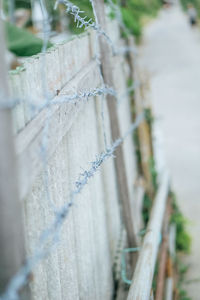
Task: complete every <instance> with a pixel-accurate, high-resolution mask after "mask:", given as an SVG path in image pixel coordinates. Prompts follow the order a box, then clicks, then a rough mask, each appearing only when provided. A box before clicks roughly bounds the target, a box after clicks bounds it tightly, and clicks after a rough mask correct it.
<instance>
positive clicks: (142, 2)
mask: <svg viewBox="0 0 200 300" xmlns="http://www.w3.org/2000/svg"><path fill="white" fill-rule="evenodd" d="M105 2H107V1H105ZM115 2H116V1H115V0H113V3H115ZM122 2H123V5H122V7H121V13H122V17H123V21H124V23H125V25H126V26H127V28H128V29H129V31H130V33H131V34H133V35H135V37H136V39H137V40H139V38H140V37H141V34H142V25H143V23H142V22H143V18H144V17H145V16H150V17H154V16H155V15H156V13H157V11H158V10H159V8H160V6H161V0H126V1H122ZM73 3H74V4H75V5H77V6H78V7H79V8H80V9H81V10H82V11H84V12H85V15H87V16H88V17H89V18H92V19H93V12H92V7H91V5H90V3H89V0H73ZM110 17H111V18H112V19H113V18H114V17H115V13H114V12H113V11H112V12H111V13H110ZM69 28H70V29H71V31H72V32H73V33H81V32H82V31H83V30H84V29H83V28H77V27H76V25H75V24H74V21H73V16H70V24H69Z"/></svg>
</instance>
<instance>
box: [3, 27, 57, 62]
mask: <svg viewBox="0 0 200 300" xmlns="http://www.w3.org/2000/svg"><path fill="white" fill-rule="evenodd" d="M4 27H5V33H6V41H7V47H8V49H9V50H10V51H11V52H13V53H15V54H16V55H17V56H31V55H35V54H38V53H39V52H41V50H42V46H43V41H42V40H41V39H39V38H38V37H36V36H35V35H34V34H32V33H31V32H29V31H27V30H25V29H22V28H18V27H16V26H14V25H13V24H11V23H9V22H5V23H4ZM50 46H52V45H51V43H49V44H48V47H50Z"/></svg>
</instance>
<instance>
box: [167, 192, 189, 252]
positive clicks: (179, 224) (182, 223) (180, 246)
mask: <svg viewBox="0 0 200 300" xmlns="http://www.w3.org/2000/svg"><path fill="white" fill-rule="evenodd" d="M171 195H172V199H173V200H172V208H173V212H172V217H171V222H172V223H174V224H176V231H177V232H176V249H177V251H182V252H185V253H190V248H191V237H190V235H189V234H188V233H187V231H186V225H187V220H186V219H185V218H184V216H183V214H182V213H181V211H180V209H179V207H178V205H177V202H176V197H175V195H174V194H173V193H172V194H171Z"/></svg>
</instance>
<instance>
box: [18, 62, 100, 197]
mask: <svg viewBox="0 0 200 300" xmlns="http://www.w3.org/2000/svg"><path fill="white" fill-rule="evenodd" d="M99 84H100V80H99V76H98V72H97V68H96V63H95V62H94V61H92V62H91V63H90V64H89V65H88V66H87V67H85V68H83V70H82V71H81V72H80V73H79V74H78V75H77V76H75V78H74V79H72V80H71V81H70V82H69V83H68V84H67V85H66V86H65V87H64V88H63V89H62V90H61V91H60V95H65V94H66V95H69V94H74V91H81V90H85V89H89V88H91V87H97V86H99ZM58 97H59V96H56V97H55V98H54V99H52V101H53V100H55V99H56V98H58ZM84 104H85V103H83V101H82V102H79V103H77V104H76V105H75V104H70V103H67V104H62V105H54V106H53V107H52V108H51V112H50V116H49V115H48V113H49V111H48V108H46V109H44V110H42V111H41V112H40V113H39V114H38V115H37V116H36V118H35V119H33V120H32V121H31V122H29V124H28V125H27V126H26V127H25V128H24V130H22V131H21V132H20V133H19V134H18V135H17V137H16V152H17V159H18V167H19V170H20V174H19V175H20V176H19V192H20V198H23V197H24V196H25V195H26V194H27V192H28V191H29V189H30V188H31V185H32V184H33V182H34V178H35V177H36V175H37V174H38V173H39V171H40V170H41V168H42V166H43V159H42V153H41V146H42V143H43V140H44V126H45V124H46V122H48V135H47V137H46V138H47V143H48V147H47V149H46V154H45V155H46V159H48V158H49V157H50V156H51V155H52V154H53V153H54V151H55V149H56V148H57V146H58V144H59V143H60V141H61V140H62V138H63V136H64V135H65V134H66V132H67V131H68V130H69V129H70V127H71V125H72V124H73V122H74V121H75V119H76V117H77V115H78V113H79V112H80V110H81V108H82V107H83V105H84ZM66 120H67V121H66Z"/></svg>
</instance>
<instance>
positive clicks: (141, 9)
mask: <svg viewBox="0 0 200 300" xmlns="http://www.w3.org/2000/svg"><path fill="white" fill-rule="evenodd" d="M160 7H161V1H160V0H126V1H124V5H123V6H122V8H121V12H122V17H123V21H124V23H125V25H126V27H127V28H128V29H129V31H130V33H131V34H133V35H134V36H135V37H136V40H137V41H139V39H140V37H141V34H142V26H143V20H144V18H145V17H155V16H156V13H157V12H158V10H159V8H160Z"/></svg>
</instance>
